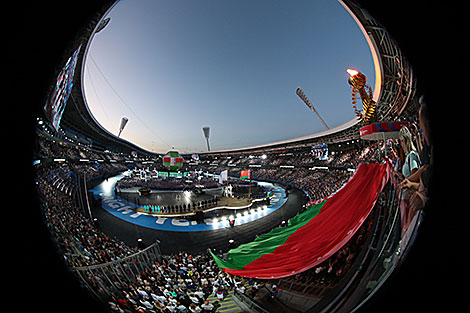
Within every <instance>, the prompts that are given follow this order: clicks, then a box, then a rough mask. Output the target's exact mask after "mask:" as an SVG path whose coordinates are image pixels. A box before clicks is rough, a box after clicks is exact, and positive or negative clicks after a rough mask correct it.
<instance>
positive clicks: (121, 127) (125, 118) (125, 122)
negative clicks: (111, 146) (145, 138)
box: [118, 116, 129, 137]
mask: <svg viewBox="0 0 470 313" xmlns="http://www.w3.org/2000/svg"><path fill="white" fill-rule="evenodd" d="M127 122H129V119H128V118H127V117H125V116H123V117H122V118H121V125H120V126H119V134H118V137H119V136H121V133H122V131H123V129H124V127H126V124H127Z"/></svg>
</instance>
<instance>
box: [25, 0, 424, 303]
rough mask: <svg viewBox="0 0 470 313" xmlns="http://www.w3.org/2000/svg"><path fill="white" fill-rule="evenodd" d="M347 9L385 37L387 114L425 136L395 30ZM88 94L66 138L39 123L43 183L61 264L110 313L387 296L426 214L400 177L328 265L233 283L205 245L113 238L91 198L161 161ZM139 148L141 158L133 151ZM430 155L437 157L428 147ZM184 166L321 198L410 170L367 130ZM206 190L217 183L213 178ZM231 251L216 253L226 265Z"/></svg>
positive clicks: (67, 115)
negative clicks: (364, 173)
mask: <svg viewBox="0 0 470 313" xmlns="http://www.w3.org/2000/svg"><path fill="white" fill-rule="evenodd" d="M343 3H344V5H345V6H346V7H347V8H348V9H349V10H350V11H351V12H352V14H354V15H355V16H356V17H357V18H358V19H359V20H360V21H361V22H362V23H363V25H364V26H365V28H366V29H367V30H368V31H369V32H370V36H371V37H372V38H373V39H378V38H380V39H381V40H380V41H378V40H377V41H376V42H375V44H376V45H377V47H376V49H377V51H378V55H379V57H380V58H381V60H382V62H383V64H385V65H386V66H384V67H383V71H384V73H383V74H384V75H383V78H384V82H383V86H382V95H381V98H380V100H381V101H380V102H378V104H379V106H378V108H379V110H378V114H379V117H381V118H382V119H388V120H403V119H408V120H409V121H410V122H412V125H413V129H416V130H420V131H421V130H422V129H421V128H420V125H419V124H418V122H417V121H418V120H419V117H418V115H419V113H418V110H419V108H420V104H419V102H418V100H417V99H418V97H417V95H416V94H415V93H416V81H415V78H414V77H413V75H412V74H411V73H412V71H411V67H410V66H409V64H408V62H407V61H406V59H405V58H404V57H403V56H402V55H401V53H400V54H399V55H398V57H397V58H390V57H388V56H389V55H390V54H393V53H394V51H389V50H387V48H390V47H395V46H396V45H395V44H394V42H393V40H392V39H391V38H390V36H389V35H388V33H387V32H386V31H385V30H384V29H383V28H382V27H381V25H380V24H379V23H377V22H376V21H375V20H374V19H373V18H371V17H370V16H369V15H367V14H365V11H363V10H362V9H361V8H360V7H359V6H358V5H356V4H355V3H351V2H349V1H344V2H343ZM108 8H109V7H106V8H104V9H103V10H102V12H100V13H99V14H98V16H97V17H96V18H95V19H94V20H93V21H92V22H91V24H90V25H89V26H88V27H87V28H86V29H85V31H84V33H83V34H82V36H81V37H80V40H81V42H78V43H77V45H78V44H82V43H86V42H87V41H88V40H89V38H90V36H91V34H92V32H93V30H94V29H95V27H96V26H97V25H98V24H99V22H100V21H101V17H102V16H103V15H104V13H105V12H106V10H107V9H108ZM73 48H75V47H73ZM72 50H73V49H72ZM83 50H84V49H83ZM83 50H82V51H80V53H79V56H78V60H79V61H78V62H79V63H81V62H82V60H83V53H84V52H83ZM395 52H396V51H395ZM397 70H399V71H400V72H401V73H405V74H406V75H404V76H403V77H402V81H401V82H400V83H399V84H396V83H393V81H392V80H390V81H388V80H386V78H387V75H388V74H390V73H387V71H390V72H396V71H397ZM77 76H80V75H77ZM389 76H390V75H389ZM80 86H81V81H80V80H77V81H76V84H75V87H74V89H73V90H72V94H73V99H74V101H72V102H71V103H70V104H69V105H68V106H67V109H66V111H65V112H64V116H63V121H62V125H63V127H62V129H61V131H59V132H56V131H54V130H53V127H52V126H51V125H50V123H49V121H47V120H46V119H45V118H43V117H40V118H38V120H37V124H36V133H37V137H36V139H37V144H36V148H37V149H36V151H35V153H34V160H35V161H37V162H35V165H34V168H35V172H36V186H37V191H38V197H39V199H40V206H41V212H42V215H43V218H44V222H45V224H46V226H47V227H48V229H49V230H50V233H51V235H52V240H53V241H54V242H55V243H56V246H57V249H58V253H59V255H61V256H62V257H63V261H64V263H65V264H66V266H67V267H68V268H69V270H70V271H71V272H73V273H74V275H75V276H76V277H77V279H78V281H80V284H81V285H82V287H84V288H85V289H87V290H88V291H89V292H90V293H91V294H93V296H95V297H96V298H97V299H99V301H102V302H103V303H105V304H106V305H107V307H108V311H110V312H241V311H244V310H248V307H250V308H249V309H251V310H256V311H260V312H276V311H279V308H281V311H283V312H291V311H292V312H298V311H308V312H319V311H321V310H327V311H333V310H338V311H339V310H351V309H353V308H358V307H359V306H360V305H362V304H363V303H364V302H365V301H367V299H369V298H370V297H371V296H372V295H373V294H374V293H375V292H376V291H377V290H378V289H379V288H380V286H381V285H382V284H383V283H384V282H385V281H386V279H387V278H388V277H389V276H390V275H391V274H392V273H393V271H394V270H395V269H396V268H398V266H399V265H400V264H401V263H402V262H403V260H404V258H405V255H406V252H407V251H408V248H409V247H410V246H411V245H412V243H413V240H414V238H415V236H416V233H417V230H418V226H419V225H420V223H421V219H422V211H421V210H416V211H413V210H410V209H409V203H408V204H403V203H402V200H403V199H402V196H401V189H400V188H399V187H400V186H399V183H400V182H401V181H399V180H398V179H390V181H389V182H388V183H387V186H386V188H385V189H384V190H383V191H382V192H381V194H380V197H379V200H378V201H377V203H376V204H375V206H374V209H373V211H372V213H371V214H370V215H369V216H368V218H367V219H366V220H365V221H364V223H363V225H362V226H361V228H360V230H359V231H358V232H357V233H356V234H355V235H354V237H353V238H352V239H351V240H350V241H348V243H347V244H345V245H344V246H343V247H342V248H341V249H340V250H339V251H337V252H336V253H335V254H334V255H333V256H331V257H329V258H328V259H327V260H326V261H325V262H323V263H321V264H320V265H318V266H316V267H314V268H311V269H309V270H307V271H304V272H302V273H300V274H296V275H293V276H291V277H287V278H282V279H276V280H256V279H246V278H243V277H235V276H231V275H228V274H226V273H225V272H223V271H222V270H221V269H219V268H218V267H217V266H216V264H215V262H214V260H213V259H212V257H211V256H210V254H209V253H208V252H207V251H206V249H207V248H209V247H202V246H201V247H200V252H199V253H194V254H190V253H188V252H185V251H181V252H179V253H177V254H165V251H160V248H159V244H158V242H156V243H151V244H150V245H149V246H148V247H143V246H139V244H137V245H135V246H132V245H129V244H126V243H124V242H123V241H121V240H120V239H119V238H113V237H112V236H109V235H107V234H106V233H105V232H103V231H102V230H101V227H100V225H99V224H98V223H96V221H94V220H93V219H91V218H90V214H89V200H87V199H86V195H87V191H88V190H87V189H89V187H90V186H93V185H96V184H98V183H99V182H102V181H103V180H105V179H106V178H107V177H111V176H114V175H116V174H118V173H121V172H124V171H126V170H128V169H142V170H144V169H146V168H149V167H153V168H154V169H156V170H161V168H159V166H160V165H159V164H160V163H161V161H160V156H159V155H155V154H152V153H149V152H148V151H145V150H143V149H141V148H140V147H137V146H135V145H134V144H132V143H129V142H127V141H125V140H123V139H120V138H117V137H115V136H113V135H111V134H109V133H107V132H106V131H105V130H103V129H102V128H101V127H100V126H99V125H97V124H96V122H95V121H94V119H93V117H91V116H90V115H89V112H88V111H87V109H86V105H85V103H84V102H83V96H82V95H81V88H80ZM397 95H398V96H397ZM422 107H423V105H421V108H422ZM419 134H420V132H415V133H414V136H413V140H414V141H415V143H416V146H417V147H423V146H425V145H423V138H422V137H421V136H420V135H419ZM324 143H327V144H328V150H329V155H328V158H327V159H322V160H320V159H318V158H316V157H315V156H314V155H313V153H312V147H313V146H316V145H319V144H324ZM134 151H137V152H138V156H135V155H133V154H132V152H134ZM419 152H420V153H423V154H425V153H426V151H425V150H424V149H423V150H420V151H419ZM184 157H185V163H184V165H183V167H184V170H185V171H189V172H191V171H194V170H195V169H196V168H202V169H203V170H204V171H207V172H211V173H214V174H215V175H218V174H219V173H220V172H222V171H224V170H229V172H232V173H236V174H238V173H239V171H241V170H242V169H247V168H249V169H251V171H252V172H251V173H252V177H253V178H256V179H259V180H265V181H271V182H276V183H279V184H282V185H283V186H290V187H292V188H296V189H298V190H302V191H303V192H304V193H305V194H306V195H307V196H308V198H309V199H310V200H311V201H315V200H321V199H324V198H326V197H328V196H330V195H331V194H333V193H335V192H336V191H337V190H338V189H340V188H341V187H342V186H344V184H345V183H346V182H347V181H348V179H349V178H350V176H351V175H352V173H353V172H354V170H355V169H356V168H357V167H358V166H359V164H361V163H384V162H392V163H393V164H395V165H397V168H396V169H397V171H399V170H400V168H399V162H398V160H399V157H400V145H399V142H398V141H397V140H393V139H392V140H387V141H386V142H385V143H384V142H365V141H362V140H360V139H359V134H358V125H357V124H355V123H353V124H352V125H348V126H347V127H344V128H342V129H336V130H334V131H332V132H327V133H324V134H321V135H315V136H309V137H308V138H302V139H295V140H290V141H286V142H282V143H273V144H271V145H265V146H258V147H247V148H243V149H236V150H230V151H214V152H210V153H203V154H201V155H200V160H198V161H197V162H193V161H192V160H191V157H190V156H189V155H188V156H184ZM149 164H150V165H149ZM203 183H204V184H207V186H211V184H213V185H212V186H215V185H217V183H214V182H211V181H210V180H207V181H205V182H203ZM120 184H121V187H123V188H124V187H151V188H155V189H165V190H168V189H178V190H180V189H184V188H186V187H187V186H184V184H181V182H180V181H176V180H159V181H150V182H148V183H145V182H142V180H138V179H135V180H132V179H129V180H127V181H122V182H121V183H120ZM126 184H127V185H126ZM84 186H87V187H84ZM427 196H428V198H429V195H427ZM303 210H305V203H300V204H299V206H298V212H297V214H300V213H301V212H302V211H303ZM403 215H406V216H407V217H406V218H405V217H403ZM278 222H279V223H278V225H275V226H274V227H283V226H284V223H282V222H283V221H281V220H280V221H278ZM404 223H406V224H404ZM227 250H228V249H225V250H219V251H214V252H215V253H217V254H218V255H219V256H221V257H222V256H223V255H224V254H225V253H226V252H227Z"/></svg>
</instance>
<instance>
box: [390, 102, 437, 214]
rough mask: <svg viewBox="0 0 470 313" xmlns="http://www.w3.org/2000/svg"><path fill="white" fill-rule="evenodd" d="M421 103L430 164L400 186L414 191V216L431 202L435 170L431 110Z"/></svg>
mask: <svg viewBox="0 0 470 313" xmlns="http://www.w3.org/2000/svg"><path fill="white" fill-rule="evenodd" d="M419 102H420V104H421V107H420V109H419V126H420V128H421V131H422V133H423V139H424V143H425V144H426V145H427V146H428V147H429V151H430V152H429V154H430V156H429V163H428V164H425V165H424V166H422V167H421V168H420V169H418V170H417V171H415V172H414V173H412V174H411V175H410V176H408V177H407V178H405V179H404V180H403V181H402V182H401V183H400V184H399V185H398V187H399V189H403V188H408V189H410V190H411V191H412V194H411V197H410V209H411V211H412V214H414V213H415V212H416V211H418V210H421V209H423V208H424V207H425V205H426V203H427V202H428V200H429V194H428V188H429V185H430V182H431V176H432V170H433V148H432V133H431V125H430V118H429V108H428V105H427V104H426V103H425V102H424V101H423V99H422V98H421V99H420V101H419Z"/></svg>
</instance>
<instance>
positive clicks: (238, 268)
mask: <svg viewBox="0 0 470 313" xmlns="http://www.w3.org/2000/svg"><path fill="white" fill-rule="evenodd" d="M390 172H391V166H390V164H388V163H387V164H384V165H380V164H361V165H360V166H359V167H358V168H357V170H356V172H355V173H354V175H353V176H352V177H351V178H350V179H349V181H348V182H347V183H346V185H344V186H343V187H342V188H341V189H340V190H338V191H337V192H336V193H334V194H333V195H332V196H330V197H329V198H326V199H323V200H322V201H317V202H310V203H308V208H307V210H305V211H304V212H303V213H301V214H298V215H296V216H295V217H293V218H292V219H291V220H290V221H289V222H288V224H287V226H286V227H277V228H274V229H273V230H271V231H270V232H268V233H266V234H263V235H261V236H258V237H257V238H256V239H255V240H254V241H253V242H249V243H246V244H242V245H240V246H239V247H237V248H235V249H231V250H230V251H229V252H228V253H227V258H226V259H225V260H224V259H222V258H219V257H217V256H216V255H214V254H212V256H213V258H214V260H215V262H216V264H217V265H218V266H219V267H220V268H221V269H222V270H223V271H224V272H226V273H229V274H232V275H238V276H244V277H254V278H264V279H271V278H282V277H288V276H291V275H295V274H297V273H301V272H303V271H306V270H308V269H310V268H312V267H314V266H316V265H318V264H320V263H322V262H324V261H325V260H327V259H328V258H329V257H330V256H331V255H333V254H334V253H335V252H336V251H338V250H339V249H341V247H343V246H344V245H345V244H346V243H347V242H348V241H349V239H351V238H352V236H353V235H354V234H355V233H356V231H357V230H358V229H359V228H360V226H361V225H362V223H363V222H364V220H365V219H366V218H367V216H368V215H369V213H370V212H371V210H372V208H373V207H374V205H375V202H376V201H377V198H378V196H379V194H380V192H381V191H382V189H383V187H384V186H385V184H386V182H387V181H388V178H389V176H390ZM211 253H212V252H211Z"/></svg>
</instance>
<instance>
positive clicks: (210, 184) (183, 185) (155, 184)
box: [117, 175, 222, 190]
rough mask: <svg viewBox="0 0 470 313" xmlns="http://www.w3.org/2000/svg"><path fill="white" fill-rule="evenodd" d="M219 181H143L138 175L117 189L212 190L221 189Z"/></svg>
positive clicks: (173, 179) (184, 179) (148, 179)
mask: <svg viewBox="0 0 470 313" xmlns="http://www.w3.org/2000/svg"><path fill="white" fill-rule="evenodd" d="M221 186H222V184H219V182H218V181H217V180H214V179H212V178H205V177H203V178H201V179H198V178H197V177H188V178H174V177H168V178H166V177H165V178H147V179H142V178H140V177H139V176H138V175H133V176H129V177H125V178H123V179H121V180H119V182H118V183H117V188H119V189H127V188H134V187H146V188H150V189H151V190H194V189H195V188H196V187H198V188H204V189H210V188H218V187H221Z"/></svg>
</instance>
